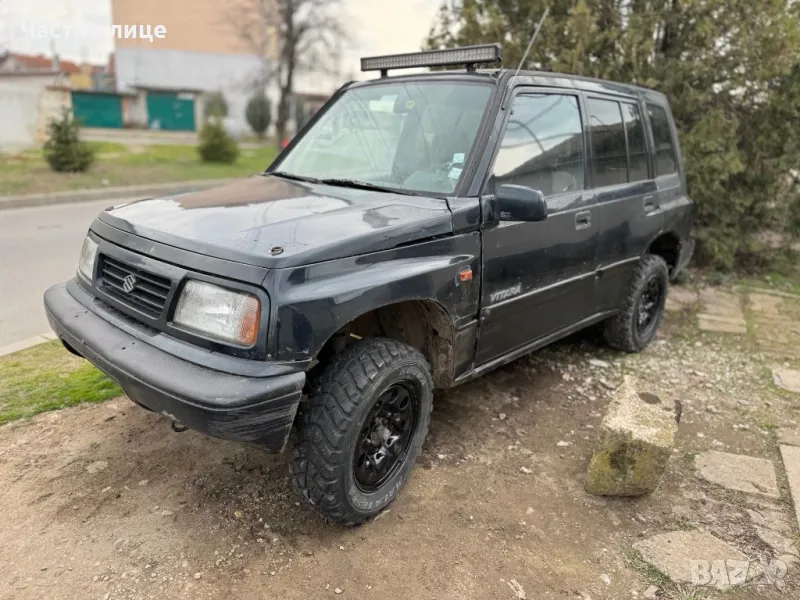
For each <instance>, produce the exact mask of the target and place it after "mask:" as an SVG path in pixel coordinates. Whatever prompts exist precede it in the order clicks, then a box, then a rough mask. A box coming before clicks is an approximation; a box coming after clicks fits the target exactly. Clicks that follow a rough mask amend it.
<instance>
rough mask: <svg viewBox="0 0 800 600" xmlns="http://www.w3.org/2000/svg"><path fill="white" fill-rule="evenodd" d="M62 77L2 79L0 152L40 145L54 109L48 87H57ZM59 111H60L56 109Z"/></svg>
mask: <svg viewBox="0 0 800 600" xmlns="http://www.w3.org/2000/svg"><path fill="white" fill-rule="evenodd" d="M59 77H60V75H57V74H56V75H54V74H44V75H38V74H37V75H11V74H9V75H3V76H0V114H2V115H3V126H2V127H0V149H2V150H11V151H15V150H23V149H25V148H31V147H34V146H36V145H38V144H39V143H40V142H41V139H40V133H41V131H42V129H43V127H42V124H46V122H47V119H48V118H49V117H50V116H51V114H52V113H51V109H52V108H53V107H52V106H51V104H50V103H49V101H48V98H45V95H46V92H47V87H48V86H50V85H55V84H57V83H58V80H59ZM56 108H57V107H56Z"/></svg>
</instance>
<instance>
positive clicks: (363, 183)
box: [320, 179, 419, 196]
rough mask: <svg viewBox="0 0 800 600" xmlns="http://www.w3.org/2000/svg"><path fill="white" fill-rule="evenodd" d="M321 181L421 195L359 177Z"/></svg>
mask: <svg viewBox="0 0 800 600" xmlns="http://www.w3.org/2000/svg"><path fill="white" fill-rule="evenodd" d="M320 183H325V184H327V185H337V186H339V187H349V188H356V189H361V190H375V191H376V192H389V193H391V194H404V195H406V196H419V194H417V193H416V192H412V191H410V190H404V189H398V188H393V187H388V186H385V185H378V184H377V183H370V182H368V181H358V180H357V179H323V180H322V181H321V182H320Z"/></svg>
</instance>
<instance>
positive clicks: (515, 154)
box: [487, 94, 585, 197]
mask: <svg viewBox="0 0 800 600" xmlns="http://www.w3.org/2000/svg"><path fill="white" fill-rule="evenodd" d="M583 147H584V146H583V127H582V124H581V112H580V108H579V107H578V98H577V97H576V96H573V95H568V94H519V95H518V96H517V97H516V98H515V99H514V103H513V105H512V107H511V116H510V117H509V120H508V125H507V126H506V130H505V133H504V134H503V139H502V140H501V142H500V149H499V150H498V153H497V157H496V159H495V162H494V168H493V170H492V175H491V177H490V179H489V184H488V190H487V191H488V192H489V193H494V190H495V189H496V188H497V187H498V186H500V185H503V184H514V185H524V186H527V187H530V188H533V189H535V190H539V191H540V192H542V194H544V196H545V197H547V196H552V195H555V194H560V193H564V192H570V191H577V190H582V189H584V169H585V159H584V151H583Z"/></svg>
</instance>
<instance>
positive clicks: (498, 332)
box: [477, 88, 598, 364]
mask: <svg viewBox="0 0 800 600" xmlns="http://www.w3.org/2000/svg"><path fill="white" fill-rule="evenodd" d="M509 112H510V115H509V117H508V120H507V123H506V126H505V130H504V133H503V134H502V136H501V138H500V144H499V146H498V148H497V150H496V156H495V157H494V162H493V166H492V168H491V169H490V176H489V179H488V181H487V184H486V187H485V190H484V197H483V199H484V201H487V200H490V199H491V196H492V195H493V194H494V192H495V190H496V189H497V187H499V186H500V185H503V184H515V185H524V186H527V187H530V188H533V189H537V190H539V191H541V192H542V193H543V195H544V197H545V200H546V201H547V207H548V217H547V219H546V220H545V221H542V222H538V223H524V222H503V223H491V224H487V226H486V227H485V228H484V230H483V260H484V268H483V283H482V287H481V294H482V300H481V329H480V337H479V341H478V355H477V364H482V363H486V362H488V361H490V360H492V359H494V358H496V357H498V356H501V355H503V354H505V353H507V352H511V351H514V350H516V349H520V348H523V347H525V346H526V345H529V344H531V343H532V342H534V341H536V340H541V339H542V338H545V337H547V336H548V335H549V334H553V333H555V332H558V331H560V330H563V329H564V328H566V327H568V326H571V325H573V324H575V323H577V322H579V321H581V320H582V319H585V318H586V317H587V316H588V315H589V314H590V313H591V312H592V301H591V300H592V290H593V284H594V257H595V250H596V245H597V232H598V218H597V214H596V213H597V209H596V207H595V204H594V198H593V194H592V192H591V191H589V190H588V189H587V186H586V140H585V136H584V126H585V123H584V118H583V112H582V110H581V105H580V95H579V93H578V92H572V91H570V90H561V89H544V88H518V91H517V93H516V95H515V96H514V98H513V100H512V102H511V105H510V111H509Z"/></svg>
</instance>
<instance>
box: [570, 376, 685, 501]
mask: <svg viewBox="0 0 800 600" xmlns="http://www.w3.org/2000/svg"><path fill="white" fill-rule="evenodd" d="M677 431H678V423H677V420H676V402H675V401H674V400H667V399H666V398H664V397H663V395H661V394H660V393H657V392H656V391H655V390H654V389H653V388H651V387H650V386H648V385H646V384H644V383H643V382H641V381H638V380H635V379H633V378H632V377H630V376H626V377H625V378H624V379H623V381H622V385H621V386H620V387H619V388H618V389H617V391H616V393H615V394H614V397H613V399H612V401H611V404H610V405H609V408H608V411H607V412H606V415H605V417H604V418H603V421H602V423H601V425H600V437H599V439H598V441H597V445H596V446H595V450H594V454H593V456H592V459H591V461H590V463H589V471H588V475H587V478H586V491H588V492H589V493H590V494H595V495H599V496H638V495H641V494H645V493H647V492H651V491H653V490H654V489H655V488H656V486H658V483H659V481H661V476H662V475H663V473H664V470H665V469H666V467H667V463H668V461H669V457H670V456H671V455H672V449H673V447H674V445H675V434H676V433H677Z"/></svg>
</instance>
